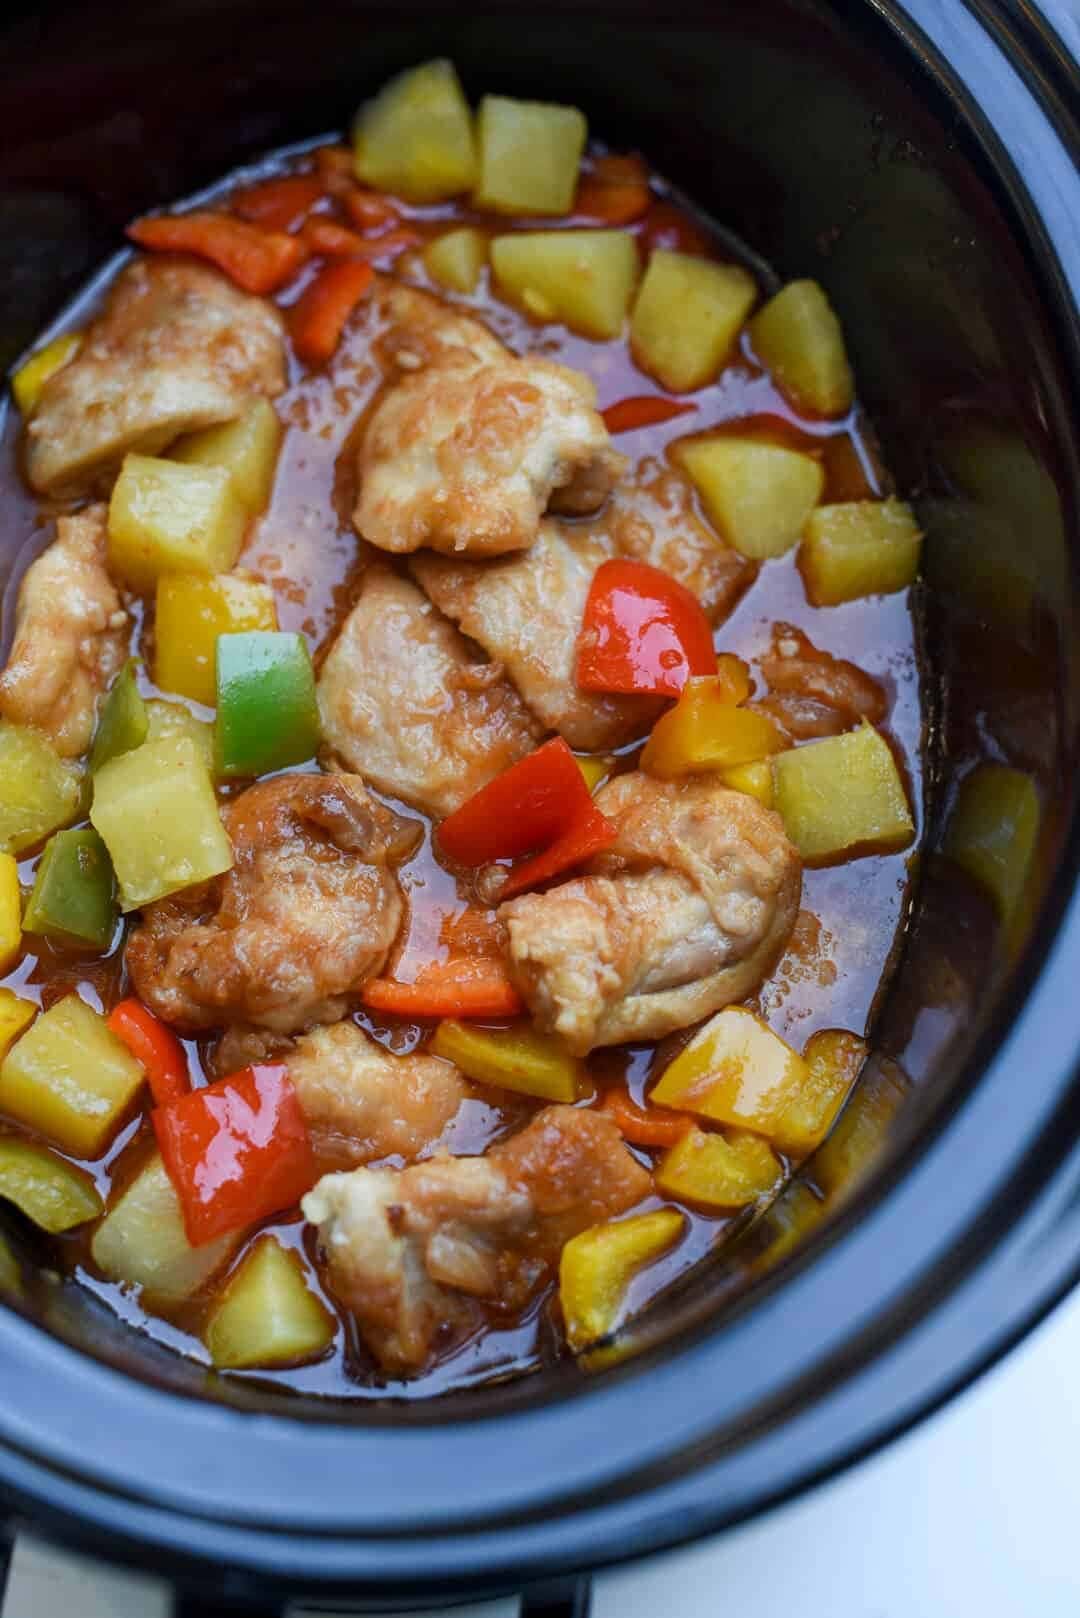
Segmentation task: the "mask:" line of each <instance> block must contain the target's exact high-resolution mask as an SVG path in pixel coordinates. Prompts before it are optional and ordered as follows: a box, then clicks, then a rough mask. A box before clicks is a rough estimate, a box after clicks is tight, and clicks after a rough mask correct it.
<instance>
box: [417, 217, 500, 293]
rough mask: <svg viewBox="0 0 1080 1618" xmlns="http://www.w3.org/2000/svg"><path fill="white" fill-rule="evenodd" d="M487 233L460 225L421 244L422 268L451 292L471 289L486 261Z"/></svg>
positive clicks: (466, 291) (467, 291)
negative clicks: (422, 246)
mask: <svg viewBox="0 0 1080 1618" xmlns="http://www.w3.org/2000/svg"><path fill="white" fill-rule="evenodd" d="M487 254H488V244H487V237H486V236H485V235H484V234H483V233H482V232H481V231H479V230H472V229H471V228H470V227H469V226H467V225H465V226H462V227H461V229H459V230H448V231H446V232H445V234H444V235H442V236H436V238H435V240H434V241H432V242H428V244H427V246H426V247H425V248H424V253H423V259H424V268H425V269H426V270H427V272H428V274H429V275H430V276H431V279H432V280H433V281H438V283H439V285H440V286H444V287H449V288H450V291H451V292H464V293H469V292H473V291H475V289H476V283H477V281H479V279H480V271H481V270H482V269H483V267H484V265H485V264H486V263H487Z"/></svg>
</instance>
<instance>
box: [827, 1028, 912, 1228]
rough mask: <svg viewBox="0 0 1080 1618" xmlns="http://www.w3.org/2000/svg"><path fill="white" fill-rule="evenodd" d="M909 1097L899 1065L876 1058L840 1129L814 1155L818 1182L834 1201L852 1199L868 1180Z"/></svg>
mask: <svg viewBox="0 0 1080 1618" xmlns="http://www.w3.org/2000/svg"><path fill="white" fill-rule="evenodd" d="M906 1093H907V1080H906V1078H905V1077H904V1074H903V1071H902V1069H901V1068H899V1067H897V1065H896V1063H895V1062H890V1061H888V1060H887V1059H882V1058H875V1059H874V1061H872V1062H870V1063H869V1064H868V1067H867V1072H866V1074H865V1075H864V1077H863V1080H862V1083H861V1084H860V1085H859V1087H858V1089H857V1090H856V1091H855V1092H854V1093H853V1094H852V1097H851V1100H850V1101H849V1102H848V1104H847V1106H846V1107H845V1108H844V1110H843V1112H841V1114H840V1116H839V1118H838V1119H837V1121H836V1128H835V1129H834V1130H833V1132H832V1134H831V1135H830V1136H829V1138H828V1140H827V1141H825V1142H824V1144H823V1145H822V1146H821V1147H820V1148H819V1150H818V1151H817V1152H815V1154H814V1161H813V1165H812V1167H813V1175H814V1179H815V1180H816V1181H817V1183H818V1185H819V1186H820V1187H821V1189H822V1190H823V1191H825V1192H827V1193H828V1195H829V1197H830V1199H831V1198H832V1197H835V1196H837V1195H838V1194H839V1195H843V1196H847V1195H849V1194H850V1193H851V1191H852V1190H853V1189H854V1188H855V1185H856V1184H857V1183H858V1182H859V1181H860V1180H862V1179H863V1178H864V1176H865V1174H866V1171H867V1169H869V1168H870V1166H871V1165H872V1163H873V1161H874V1159H875V1158H876V1157H877V1156H878V1155H879V1154H880V1152H881V1149H882V1147H883V1146H884V1145H885V1142H886V1139H887V1137H888V1133H889V1125H890V1124H891V1122H892V1120H893V1117H894V1116H895V1114H896V1113H897V1112H898V1111H899V1109H900V1104H901V1102H902V1101H903V1099H904V1096H905V1094H906Z"/></svg>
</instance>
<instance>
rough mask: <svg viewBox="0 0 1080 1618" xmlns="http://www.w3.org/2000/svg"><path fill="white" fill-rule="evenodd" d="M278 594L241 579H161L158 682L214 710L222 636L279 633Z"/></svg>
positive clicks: (197, 575) (156, 658)
mask: <svg viewBox="0 0 1080 1618" xmlns="http://www.w3.org/2000/svg"><path fill="white" fill-rule="evenodd" d="M276 628H277V608H276V606H275V605H274V593H273V591H272V590H271V589H270V587H269V586H268V585H266V584H263V583H261V582H260V580H258V579H251V578H245V577H244V576H243V575H242V574H236V573H219V574H218V575H217V577H216V578H207V577H206V576H205V574H201V573H170V574H168V575H167V576H166V577H165V578H162V579H159V580H158V586H157V606H156V612H155V621H154V680H155V683H156V684H157V685H159V686H161V688H162V690H164V691H176V692H177V693H178V694H179V695H180V696H182V697H190V698H191V700H192V701H193V702H202V703H205V705H206V706H207V707H208V708H212V707H213V706H214V703H215V702H216V701H217V664H216V659H217V643H218V639H219V637H220V636H222V635H230V634H239V633H240V632H241V631H244V630H249V629H276Z"/></svg>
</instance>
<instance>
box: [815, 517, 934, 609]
mask: <svg viewBox="0 0 1080 1618" xmlns="http://www.w3.org/2000/svg"><path fill="white" fill-rule="evenodd" d="M921 549H922V534H921V533H920V532H919V525H918V523H917V522H916V521H915V514H914V512H913V511H912V509H911V507H910V506H908V505H905V504H904V502H903V501H902V500H849V501H846V502H845V503H844V504H843V505H837V506H819V507H818V509H817V510H816V511H815V512H813V513H812V514H811V516H810V520H809V522H808V523H807V525H806V532H805V534H804V535H803V544H802V550H801V551H800V552H799V566H800V568H801V569H802V575H803V578H804V579H805V581H806V593H807V595H808V596H809V598H810V600H811V601H812V602H813V603H814V605H815V607H835V606H837V605H838V604H839V603H840V602H841V601H855V600H857V599H858V598H859V597H860V596H874V595H892V593H893V591H895V590H906V589H907V587H908V585H909V584H913V583H914V582H915V575H916V574H917V573H918V571H919V552H920V550H921Z"/></svg>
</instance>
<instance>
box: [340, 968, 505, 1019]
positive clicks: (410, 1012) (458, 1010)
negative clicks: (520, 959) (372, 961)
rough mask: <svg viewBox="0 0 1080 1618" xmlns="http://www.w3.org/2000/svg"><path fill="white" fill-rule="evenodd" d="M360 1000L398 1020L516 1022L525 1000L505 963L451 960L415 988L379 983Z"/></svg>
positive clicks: (367, 987) (429, 972)
mask: <svg viewBox="0 0 1080 1618" xmlns="http://www.w3.org/2000/svg"><path fill="white" fill-rule="evenodd" d="M360 998H361V1000H362V1001H363V1003H364V1005H365V1006H367V1007H368V1009H369V1010H370V1011H387V1012H390V1013H391V1014H392V1015H393V1016H395V1017H516V1016H518V1015H519V1014H520V1013H521V1011H522V1010H523V1009H524V1008H523V1006H522V1002H521V996H520V995H519V994H518V992H517V990H516V989H515V988H514V985H513V984H512V983H511V981H510V979H509V977H508V975H507V971H506V967H505V965H504V963H503V962H502V961H499V960H479V961H476V960H466V959H463V958H459V959H458V960H451V961H446V962H445V963H443V964H441V965H434V966H429V967H426V968H425V969H424V971H423V972H421V973H420V975H419V976H418V977H417V979H416V981H415V982H414V983H398V982H396V981H395V980H394V979H393V978H374V979H373V980H372V981H371V982H370V983H367V984H365V985H364V988H363V989H362V990H361V991H360Z"/></svg>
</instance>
